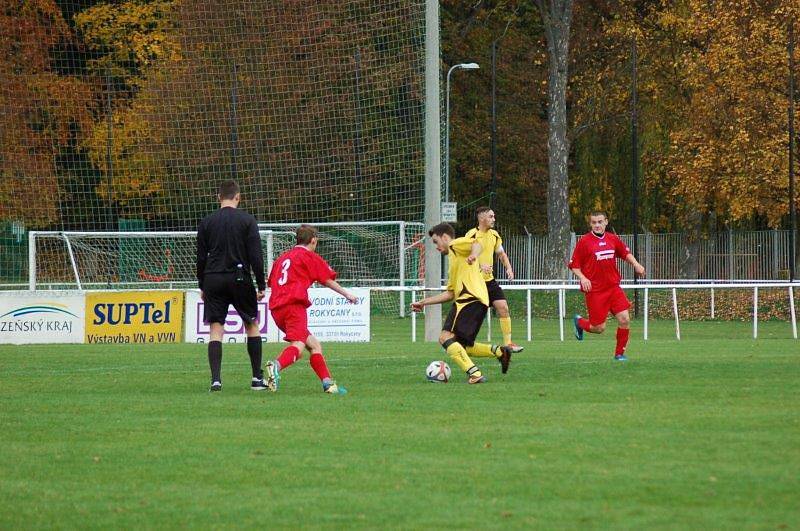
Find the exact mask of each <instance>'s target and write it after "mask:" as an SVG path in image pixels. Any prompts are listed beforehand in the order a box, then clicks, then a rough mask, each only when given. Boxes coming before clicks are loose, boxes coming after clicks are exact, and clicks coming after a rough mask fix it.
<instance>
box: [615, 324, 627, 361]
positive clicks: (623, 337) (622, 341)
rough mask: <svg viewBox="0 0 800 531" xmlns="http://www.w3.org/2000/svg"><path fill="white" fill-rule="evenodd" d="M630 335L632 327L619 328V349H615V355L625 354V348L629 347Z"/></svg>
mask: <svg viewBox="0 0 800 531" xmlns="http://www.w3.org/2000/svg"><path fill="white" fill-rule="evenodd" d="M630 335H631V329H630V328H617V349H616V350H615V351H614V355H615V356H619V355H621V354H625V349H626V348H627V347H628V338H629V337H630Z"/></svg>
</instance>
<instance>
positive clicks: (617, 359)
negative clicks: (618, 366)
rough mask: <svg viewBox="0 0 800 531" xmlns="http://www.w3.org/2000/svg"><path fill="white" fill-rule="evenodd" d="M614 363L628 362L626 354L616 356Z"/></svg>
mask: <svg viewBox="0 0 800 531" xmlns="http://www.w3.org/2000/svg"><path fill="white" fill-rule="evenodd" d="M614 361H628V358H626V357H625V354H614Z"/></svg>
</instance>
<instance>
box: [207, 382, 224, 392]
mask: <svg viewBox="0 0 800 531" xmlns="http://www.w3.org/2000/svg"><path fill="white" fill-rule="evenodd" d="M208 390H209V392H211V393H215V392H217V391H222V382H211V387H209V388H208Z"/></svg>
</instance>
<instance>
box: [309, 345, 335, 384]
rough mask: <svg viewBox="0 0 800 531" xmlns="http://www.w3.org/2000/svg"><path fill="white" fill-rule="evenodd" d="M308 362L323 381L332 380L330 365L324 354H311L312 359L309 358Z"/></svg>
mask: <svg viewBox="0 0 800 531" xmlns="http://www.w3.org/2000/svg"><path fill="white" fill-rule="evenodd" d="M308 362H309V363H310V364H311V368H312V369H314V372H315V373H317V376H318V377H319V379H320V380H321V381H322V380H325V379H326V378H328V379H330V377H331V373H330V371H328V364H327V363H325V356H323V355H322V353H320V352H314V353H313V354H311V358H309V360H308Z"/></svg>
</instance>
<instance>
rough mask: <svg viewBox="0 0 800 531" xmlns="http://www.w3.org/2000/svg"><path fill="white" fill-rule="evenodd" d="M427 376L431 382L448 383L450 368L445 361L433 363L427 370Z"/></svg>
mask: <svg viewBox="0 0 800 531" xmlns="http://www.w3.org/2000/svg"><path fill="white" fill-rule="evenodd" d="M425 376H426V377H427V378H428V381H429V382H433V383H447V381H448V380H450V366H449V365H448V364H446V363H445V362H443V361H438V360H437V361H432V362H431V364H430V365H428V368H427V369H425Z"/></svg>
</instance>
